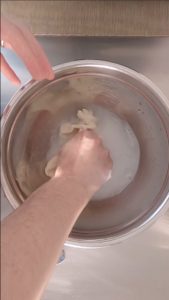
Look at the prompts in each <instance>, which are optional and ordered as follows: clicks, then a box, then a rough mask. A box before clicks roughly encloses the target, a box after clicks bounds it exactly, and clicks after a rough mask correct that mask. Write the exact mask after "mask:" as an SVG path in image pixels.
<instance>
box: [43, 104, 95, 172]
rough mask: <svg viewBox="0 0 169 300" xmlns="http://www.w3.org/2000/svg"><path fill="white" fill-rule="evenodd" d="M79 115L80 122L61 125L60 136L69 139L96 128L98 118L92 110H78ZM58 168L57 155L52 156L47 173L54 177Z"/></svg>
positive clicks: (46, 169)
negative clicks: (83, 131) (78, 133)
mask: <svg viewBox="0 0 169 300" xmlns="http://www.w3.org/2000/svg"><path fill="white" fill-rule="evenodd" d="M77 117H78V119H79V122H78V123H77V124H72V123H63V124H62V125H61V126H60V131H59V136H60V137H61V138H66V139H69V138H70V137H72V135H74V134H76V133H77V132H79V131H81V130H87V129H95V128H96V122H97V119H96V118H95V117H94V116H93V113H92V111H88V110H87V109H82V110H78V112H77ZM56 169H57V156H54V157H52V158H51V159H50V160H49V162H48V163H47V166H46V168H45V174H46V175H47V176H48V177H51V178H52V177H53V176H54V175H55V172H56Z"/></svg>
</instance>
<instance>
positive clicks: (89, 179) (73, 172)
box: [55, 130, 113, 198]
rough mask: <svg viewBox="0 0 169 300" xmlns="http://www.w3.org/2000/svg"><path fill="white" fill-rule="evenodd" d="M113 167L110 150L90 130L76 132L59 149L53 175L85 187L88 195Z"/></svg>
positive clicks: (106, 177)
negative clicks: (56, 165)
mask: <svg viewBox="0 0 169 300" xmlns="http://www.w3.org/2000/svg"><path fill="white" fill-rule="evenodd" d="M112 167H113V162H112V159H111V158H110V152H109V150H108V149H105V148H104V147H103V145H102V140H101V138H99V137H98V136H96V135H95V134H94V133H93V132H92V131H89V130H87V131H81V132H79V133H77V134H76V135H75V136H74V137H73V138H72V139H71V140H70V141H69V142H68V143H67V144H66V145H65V146H64V147H63V148H62V150H61V152H60V154H59V156H58V167H57V170H56V173H55V177H60V176H64V177H66V178H71V179H72V180H75V182H76V184H81V185H82V186H83V187H85V189H86V191H87V194H88V197H89V198H91V197H92V196H93V195H94V193H95V192H96V191H97V190H98V189H99V188H100V187H101V186H102V185H103V184H104V183H105V182H106V181H107V179H108V176H109V174H110V171H111V169H112Z"/></svg>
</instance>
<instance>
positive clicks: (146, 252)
mask: <svg viewBox="0 0 169 300" xmlns="http://www.w3.org/2000/svg"><path fill="white" fill-rule="evenodd" d="M40 42H41V44H42V45H43V47H44V49H45V50H46V52H47V53H48V56H49V58H50V60H51V63H52V64H53V65H56V64H57V63H61V62H64V61H69V60H73V59H80V58H90V59H91V58H93V59H96V58H97V59H102V60H109V61H113V62H116V63H120V64H123V65H126V66H129V67H131V68H133V69H135V70H136V71H139V72H140V73H142V74H144V75H146V76H147V77H148V78H149V79H151V80H152V81H153V82H154V83H155V84H156V85H157V86H158V87H159V88H161V90H162V91H163V92H164V94H166V96H167V97H168V98H169V89H168V81H169V61H168V48H169V39H168V38H160V39H124V38H123V39H102V38H99V39H88V38H84V39H81V38H79V39H78V38H70V39H62V38H48V39H47V38H42V39H40ZM96 49H97V50H96ZM3 50H4V51H3V52H6V54H7V55H9V53H10V52H9V51H6V50H5V49H3ZM8 58H9V62H10V56H8ZM19 62H20V61H19ZM12 63H13V59H12V61H11V64H12ZM21 66H22V67H23V64H21ZM19 71H21V74H23V75H24V74H28V73H26V71H25V68H24V67H23V68H22V69H20V70H19ZM23 71H24V72H23ZM9 86H10V84H8V83H7V81H6V80H5V79H4V78H3V77H2V87H3V90H2V97H3V96H4V95H5V93H6V96H7V98H8V100H9V99H10V97H11V96H12V94H13V91H14V88H13V90H9ZM2 101H4V102H5V98H4V97H3V98H2ZM2 104H3V102H2ZM10 211H11V209H10V205H9V204H8V202H7V201H5V199H4V198H3V199H2V212H3V215H2V217H4V216H5V214H6V215H7V214H8V213H9V212H10ZM168 229H169V212H166V214H165V215H164V216H163V217H161V219H160V220H159V221H158V222H157V223H156V224H154V225H153V226H152V227H151V228H150V229H148V230H146V231H145V232H144V233H142V234H140V235H138V236H137V237H135V238H133V239H132V240H129V241H128V242H125V243H123V244H119V245H116V246H113V247H109V248H104V249H97V250H80V249H73V248H72V249H71V248H67V247H66V260H65V262H64V263H63V264H61V265H60V266H57V268H56V270H55V272H54V274H53V276H52V277H51V280H50V282H49V284H48V286H47V288H46V290H45V292H44V294H43V296H42V299H43V300H49V299H56V298H57V299H62V300H64V299H68V298H69V299H70V297H71V298H72V299H103V298H104V299H116V300H118V299H119V300H129V299H130V300H132V299H133V300H134V299H138V300H141V299H143V298H145V299H155V300H157V299H162V300H167V298H168V297H167V296H168V293H169V280H168V278H169V259H168V257H169V230H168Z"/></svg>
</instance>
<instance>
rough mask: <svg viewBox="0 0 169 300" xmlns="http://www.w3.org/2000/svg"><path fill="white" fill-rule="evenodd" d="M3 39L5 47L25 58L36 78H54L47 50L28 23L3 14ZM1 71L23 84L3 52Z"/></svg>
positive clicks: (16, 83)
mask: <svg viewBox="0 0 169 300" xmlns="http://www.w3.org/2000/svg"><path fill="white" fill-rule="evenodd" d="M1 40H3V41H4V47H5V48H8V49H11V50H13V51H14V52H15V53H16V54H17V55H18V56H19V57H20V58H21V59H22V60H23V62H24V63H25V66H26V67H27V69H28V71H29V72H30V74H31V75H32V77H33V78H34V79H35V80H37V81H41V80H43V79H45V78H46V79H49V80H52V79H53V78H54V72H53V70H52V67H51V65H50V63H49V60H48V58H47V56H46V54H45V52H44V51H43V49H42V47H41V46H40V44H39V43H38V41H37V40H36V38H35V37H34V35H33V34H32V32H31V31H30V30H29V29H28V28H27V27H26V25H24V24H23V23H21V22H19V21H16V20H13V19H11V18H9V17H5V16H3V15H1ZM1 72H2V73H3V74H4V75H5V76H6V77H7V78H8V79H9V81H10V82H11V83H13V84H14V85H20V84H21V81H20V79H19V78H18V77H17V75H16V74H15V73H14V71H13V70H12V69H11V67H10V66H9V65H8V63H7V62H6V60H5V58H4V56H3V55H2V54H1Z"/></svg>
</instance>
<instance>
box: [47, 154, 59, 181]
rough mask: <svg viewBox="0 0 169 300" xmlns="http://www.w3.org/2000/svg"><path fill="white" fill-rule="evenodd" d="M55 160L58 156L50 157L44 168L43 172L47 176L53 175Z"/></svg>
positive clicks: (55, 165)
mask: <svg viewBox="0 0 169 300" xmlns="http://www.w3.org/2000/svg"><path fill="white" fill-rule="evenodd" d="M57 160H58V157H57V156H54V157H52V158H51V160H50V161H49V162H48V164H47V166H46V168H45V174H46V175H47V176H48V177H51V178H52V177H53V176H54V175H55V172H56V169H57Z"/></svg>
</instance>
